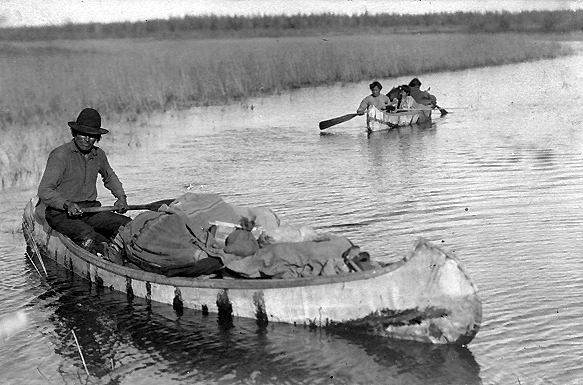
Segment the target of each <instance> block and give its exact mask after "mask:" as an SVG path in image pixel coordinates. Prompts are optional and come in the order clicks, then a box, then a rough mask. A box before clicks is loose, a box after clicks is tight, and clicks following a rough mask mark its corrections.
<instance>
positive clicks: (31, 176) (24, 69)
mask: <svg viewBox="0 0 583 385" xmlns="http://www.w3.org/2000/svg"><path fill="white" fill-rule="evenodd" d="M2 48H3V49H2V50H0V89H1V90H2V93H1V95H0V135H1V137H2V140H1V141H0V166H1V167H0V188H6V187H9V186H12V185H15V184H19V183H27V182H31V181H35V180H36V179H38V177H39V176H40V173H41V172H42V168H43V167H44V163H45V161H46V156H47V154H48V152H49V151H50V150H51V149H52V148H53V147H54V146H55V145H57V144H60V143H62V142H63V141H64V140H68V137H69V132H68V130H67V129H66V122H67V121H70V120H74V119H75V117H76V115H77V114H78V112H79V111H80V110H81V109H82V108H84V107H87V106H92V107H94V108H97V109H98V110H99V111H100V112H101V113H102V115H104V116H106V117H107V119H108V120H110V121H118V122H120V121H137V120H140V119H144V117H147V115H148V114H149V113H151V112H157V111H164V110H167V109H182V108H188V107H191V106H195V105H196V106H204V105H216V104H225V103H234V102H237V101H244V100H245V98H248V97H250V96H257V95H261V94H266V95H268V94H272V93H277V92H280V91H282V90H289V89H295V88H300V87H310V86H318V85H325V84H332V83H336V82H357V81H362V80H369V79H374V78H377V79H384V78H391V77H398V76H403V75H420V74H422V73H428V72H435V71H443V70H460V69H465V68H471V67H479V66H492V65H501V64H507V63H512V62H521V61H528V60H537V59H541V58H550V57H555V56H559V55H563V54H567V53H568V52H567V51H565V50H564V49H563V48H561V46H560V44H559V43H556V42H539V41H535V39H533V38H529V37H528V36H527V35H512V34H508V35H500V34H498V35H464V34H453V35H452V34H444V35H375V36H333V37H331V36H330V37H326V38H319V37H301V38H277V39H275V38H272V39H270V38H252V39H225V40H87V41H84V40H76V41H52V42H28V43H3V47H2Z"/></svg>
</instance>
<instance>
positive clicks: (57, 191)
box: [38, 140, 125, 210]
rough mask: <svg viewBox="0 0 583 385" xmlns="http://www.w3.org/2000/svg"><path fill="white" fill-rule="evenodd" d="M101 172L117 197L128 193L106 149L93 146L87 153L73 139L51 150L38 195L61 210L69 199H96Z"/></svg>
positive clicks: (76, 200)
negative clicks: (109, 159)
mask: <svg viewBox="0 0 583 385" xmlns="http://www.w3.org/2000/svg"><path fill="white" fill-rule="evenodd" d="M98 173H99V174H100V175H101V177H102V178H103V184H104V186H105V187H106V188H107V189H108V190H109V191H111V193H112V194H113V195H114V196H115V197H116V198H120V197H121V196H122V195H125V192H124V189H123V186H122V184H121V182H120V181H119V178H118V177H117V175H116V174H115V172H114V171H113V169H112V168H111V166H110V165H109V162H108V161H107V156H106V155H105V152H104V151H103V150H102V149H100V148H99V147H93V148H92V149H91V151H90V152H89V154H88V155H87V157H85V156H84V155H83V154H82V153H81V151H79V149H78V148H77V146H75V143H74V141H73V140H72V141H70V142H69V143H65V144H63V145H61V146H59V147H57V148H55V149H54V150H53V151H51V153H50V154H49V159H48V160H47V166H46V168H45V172H44V174H43V177H42V179H41V182H40V185H39V187H38V196H39V198H40V200H41V202H42V203H44V204H46V205H47V206H50V207H53V208H55V209H59V210H62V209H63V203H65V201H70V202H81V201H94V200H96V199H97V186H96V182H97V174H98Z"/></svg>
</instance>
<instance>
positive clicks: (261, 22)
mask: <svg viewBox="0 0 583 385" xmlns="http://www.w3.org/2000/svg"><path fill="white" fill-rule="evenodd" d="M582 30H583V10H574V11H570V10H559V11H523V12H518V13H511V12H507V11H502V12H485V13H479V12H452V13H449V12H442V13H430V14H423V15H399V14H390V13H383V14H369V13H364V14H358V15H339V14H332V13H324V14H297V15H291V16H286V15H263V16H261V15H256V16H217V15H206V16H185V17H181V18H170V19H155V20H146V21H139V22H117V23H107V24H103V23H86V24H73V23H69V24H64V25H51V26H38V27H19V28H0V40H52V39H111V38H114V39H115V38H120V39H122V38H146V37H154V38H209V37H254V36H290V35H292V36H293V35H306V34H314V33H359V32H374V31H384V32H395V33H399V32H402V33H429V32H465V33H478V32H488V33H496V32H530V33H563V32H574V31H582Z"/></svg>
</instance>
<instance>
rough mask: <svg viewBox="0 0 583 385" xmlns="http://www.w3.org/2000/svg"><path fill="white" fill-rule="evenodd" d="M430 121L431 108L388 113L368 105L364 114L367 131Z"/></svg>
mask: <svg viewBox="0 0 583 385" xmlns="http://www.w3.org/2000/svg"><path fill="white" fill-rule="evenodd" d="M429 121H431V110H427V111H419V110H412V111H406V112H397V113H389V112H385V111H381V110H379V109H378V108H376V107H375V106H372V105H371V106H370V107H369V109H368V111H367V115H366V130H367V132H368V133H371V132H375V131H382V130H390V129H391V128H396V127H400V126H410V125H413V124H421V123H426V122H429Z"/></svg>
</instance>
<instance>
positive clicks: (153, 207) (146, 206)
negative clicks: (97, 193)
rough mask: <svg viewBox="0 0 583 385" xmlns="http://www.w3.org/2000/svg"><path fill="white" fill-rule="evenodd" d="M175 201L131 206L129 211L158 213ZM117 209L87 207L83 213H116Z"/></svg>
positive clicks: (110, 207) (165, 200) (167, 200)
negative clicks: (160, 209)
mask: <svg viewBox="0 0 583 385" xmlns="http://www.w3.org/2000/svg"><path fill="white" fill-rule="evenodd" d="M174 201H175V199H162V200H159V201H156V202H152V203H146V204H143V205H129V208H128V210H151V211H158V209H159V208H160V206H162V205H169V204H170V203H172V202H174ZM115 210H116V208H115V207H114V206H100V207H85V208H82V209H81V211H83V212H84V213H100V212H103V211H115Z"/></svg>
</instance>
